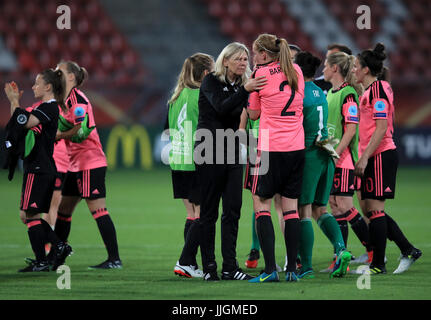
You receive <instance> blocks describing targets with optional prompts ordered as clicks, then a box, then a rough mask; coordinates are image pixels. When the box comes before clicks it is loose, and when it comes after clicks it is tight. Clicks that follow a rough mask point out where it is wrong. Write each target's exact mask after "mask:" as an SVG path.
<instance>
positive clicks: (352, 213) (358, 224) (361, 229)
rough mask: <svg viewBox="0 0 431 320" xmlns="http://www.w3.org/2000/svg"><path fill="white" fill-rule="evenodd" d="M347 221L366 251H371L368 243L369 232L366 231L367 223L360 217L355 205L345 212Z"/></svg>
mask: <svg viewBox="0 0 431 320" xmlns="http://www.w3.org/2000/svg"><path fill="white" fill-rule="evenodd" d="M344 215H345V216H346V219H347V221H349V223H350V226H351V227H352V230H353V232H354V233H355V234H356V236H357V237H358V239H359V241H361V243H362V244H363V245H364V247H365V248H366V249H367V251H371V245H370V233H369V231H368V225H367V223H366V222H365V220H364V219H363V218H362V216H361V214H360V213H359V211H358V210H356V208H355V207H353V208H351V209H350V210H349V211H347V212H346V213H345V214H344Z"/></svg>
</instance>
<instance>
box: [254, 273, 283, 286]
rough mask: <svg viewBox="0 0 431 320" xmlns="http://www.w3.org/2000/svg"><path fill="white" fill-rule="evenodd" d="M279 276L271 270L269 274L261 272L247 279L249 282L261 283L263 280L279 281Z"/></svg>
mask: <svg viewBox="0 0 431 320" xmlns="http://www.w3.org/2000/svg"><path fill="white" fill-rule="evenodd" d="M279 281H280V278H279V277H278V273H277V271H273V272H271V273H270V274H268V273H265V272H262V273H261V274H260V275H258V276H257V277H256V278H252V279H250V280H248V282H250V283H263V282H279Z"/></svg>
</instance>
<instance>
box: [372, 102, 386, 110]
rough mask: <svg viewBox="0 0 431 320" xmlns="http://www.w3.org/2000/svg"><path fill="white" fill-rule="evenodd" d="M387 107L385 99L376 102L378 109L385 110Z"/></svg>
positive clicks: (375, 106)
mask: <svg viewBox="0 0 431 320" xmlns="http://www.w3.org/2000/svg"><path fill="white" fill-rule="evenodd" d="M385 108H386V104H385V103H384V102H383V101H380V100H379V101H376V102H375V103H374V109H375V110H376V111H383V110H385Z"/></svg>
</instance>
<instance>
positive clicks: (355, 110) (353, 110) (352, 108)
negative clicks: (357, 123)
mask: <svg viewBox="0 0 431 320" xmlns="http://www.w3.org/2000/svg"><path fill="white" fill-rule="evenodd" d="M349 114H350V115H351V116H356V115H358V108H357V107H356V106H355V105H353V104H352V105H351V106H350V107H349Z"/></svg>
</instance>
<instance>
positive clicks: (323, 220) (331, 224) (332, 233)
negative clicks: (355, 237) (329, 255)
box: [317, 213, 346, 255]
mask: <svg viewBox="0 0 431 320" xmlns="http://www.w3.org/2000/svg"><path fill="white" fill-rule="evenodd" d="M317 224H318V225H319V227H320V229H322V231H323V233H324V234H325V236H326V237H327V238H328V239H329V241H331V243H332V245H333V246H334V249H335V253H336V254H337V255H338V253H339V252H340V251H341V250H344V249H346V246H345V245H344V240H343V235H342V234H341V230H340V226H339V225H338V222H337V220H335V218H334V216H333V215H332V214H329V213H325V214H323V215H322V216H321V217H320V218H319V219H318V220H317Z"/></svg>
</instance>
